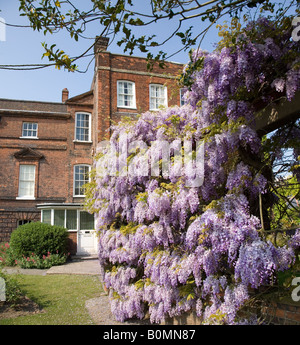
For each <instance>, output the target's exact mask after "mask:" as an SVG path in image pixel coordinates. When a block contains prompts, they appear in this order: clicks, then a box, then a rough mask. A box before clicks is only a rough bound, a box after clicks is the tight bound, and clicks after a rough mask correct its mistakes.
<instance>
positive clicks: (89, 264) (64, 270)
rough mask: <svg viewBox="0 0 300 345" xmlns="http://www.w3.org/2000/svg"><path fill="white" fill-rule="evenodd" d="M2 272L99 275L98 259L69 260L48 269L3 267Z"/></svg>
mask: <svg viewBox="0 0 300 345" xmlns="http://www.w3.org/2000/svg"><path fill="white" fill-rule="evenodd" d="M3 271H4V272H6V273H8V274H28V275H43V276H44V275H46V274H47V275H48V274H85V275H99V274H100V267H99V261H98V259H86V260H80V261H70V262H66V263H65V264H63V265H59V266H52V267H51V268H49V269H36V268H27V269H26V268H20V267H5V268H4V269H3Z"/></svg>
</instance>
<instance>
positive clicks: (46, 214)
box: [42, 210, 51, 224]
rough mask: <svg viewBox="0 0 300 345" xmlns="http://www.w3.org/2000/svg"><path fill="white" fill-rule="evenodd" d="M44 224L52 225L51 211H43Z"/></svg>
mask: <svg viewBox="0 0 300 345" xmlns="http://www.w3.org/2000/svg"><path fill="white" fill-rule="evenodd" d="M42 222H43V223H47V224H51V210H42Z"/></svg>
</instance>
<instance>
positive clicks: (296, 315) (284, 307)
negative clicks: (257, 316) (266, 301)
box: [261, 302, 300, 325]
mask: <svg viewBox="0 0 300 345" xmlns="http://www.w3.org/2000/svg"><path fill="white" fill-rule="evenodd" d="M261 312H262V316H263V318H265V321H266V323H270V324H273V325H300V303H299V305H292V304H287V303H279V302H273V303H270V305H269V306H266V307H263V308H262V310H261Z"/></svg>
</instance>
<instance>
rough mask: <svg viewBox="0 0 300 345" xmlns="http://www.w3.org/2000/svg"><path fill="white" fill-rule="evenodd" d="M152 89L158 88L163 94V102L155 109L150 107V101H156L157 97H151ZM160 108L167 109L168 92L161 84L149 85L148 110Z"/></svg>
mask: <svg viewBox="0 0 300 345" xmlns="http://www.w3.org/2000/svg"><path fill="white" fill-rule="evenodd" d="M152 87H159V88H161V89H162V90H163V94H164V102H163V103H161V104H158V106H156V107H152V106H151V105H152V102H151V100H152V99H153V98H155V99H157V98H159V97H153V96H152V92H151V91H152ZM155 103H157V102H155ZM161 106H163V107H167V106H168V91H167V87H166V86H165V85H162V84H150V85H149V109H150V110H159V109H160V107H161Z"/></svg>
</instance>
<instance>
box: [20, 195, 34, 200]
mask: <svg viewBox="0 0 300 345" xmlns="http://www.w3.org/2000/svg"><path fill="white" fill-rule="evenodd" d="M16 200H35V197H34V196H17V197H16Z"/></svg>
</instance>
